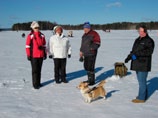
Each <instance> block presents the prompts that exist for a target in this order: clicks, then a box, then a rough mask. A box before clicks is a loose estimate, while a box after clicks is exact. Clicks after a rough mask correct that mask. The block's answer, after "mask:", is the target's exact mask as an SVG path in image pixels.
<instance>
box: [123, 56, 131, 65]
mask: <svg viewBox="0 0 158 118" xmlns="http://www.w3.org/2000/svg"><path fill="white" fill-rule="evenodd" d="M129 60H131V55H128V56H127V58H126V59H125V61H124V62H125V63H128V61H129Z"/></svg>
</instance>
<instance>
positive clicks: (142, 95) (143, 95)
mask: <svg viewBox="0 0 158 118" xmlns="http://www.w3.org/2000/svg"><path fill="white" fill-rule="evenodd" d="M136 75H137V80H138V84H139V91H138V96H137V99H139V100H146V99H147V94H148V93H147V76H148V72H140V71H136Z"/></svg>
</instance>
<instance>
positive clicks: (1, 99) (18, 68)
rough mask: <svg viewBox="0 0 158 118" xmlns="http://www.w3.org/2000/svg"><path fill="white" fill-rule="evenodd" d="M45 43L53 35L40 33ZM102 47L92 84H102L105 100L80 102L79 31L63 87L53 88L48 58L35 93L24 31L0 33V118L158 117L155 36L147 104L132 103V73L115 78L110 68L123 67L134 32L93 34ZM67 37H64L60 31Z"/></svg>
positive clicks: (134, 89)
mask: <svg viewBox="0 0 158 118" xmlns="http://www.w3.org/2000/svg"><path fill="white" fill-rule="evenodd" d="M42 32H43V33H44V34H45V36H46V40H47V41H48V39H49V37H50V36H51V35H52V31H42ZM97 32H98V33H99V34H100V36H101V47H100V48H99V51H98V56H97V60H96V82H97V83H98V82H99V81H101V80H103V79H106V80H107V83H106V84H105V86H104V87H105V89H106V91H107V96H106V97H107V99H106V100H103V99H98V100H95V101H93V102H92V103H90V104H88V103H85V102H84V99H83V98H82V95H81V94H80V91H79V90H78V89H77V88H76V86H77V85H78V84H79V83H80V82H81V81H83V80H87V76H86V72H85V71H84V69H83V63H81V62H79V61H78V60H79V48H80V43H81V36H82V34H83V31H82V30H74V31H73V35H74V37H70V38H69V39H70V41H71V45H72V57H71V58H70V59H68V60H67V79H68V80H69V83H68V84H64V83H62V84H59V85H57V84H55V82H54V77H53V75H54V72H53V68H54V65H53V60H51V59H49V58H47V60H45V61H44V63H43V68H42V84H43V87H42V88H40V89H39V90H34V89H33V87H32V80H31V65H30V62H29V61H27V58H26V54H25V38H22V36H21V34H22V33H25V34H26V35H27V34H28V33H29V31H18V32H17V31H5V32H0V49H1V51H0V60H1V61H0V67H1V68H0V118H18V117H21V118H129V117H130V118H140V117H141V118H155V117H158V113H157V110H158V61H157V59H158V57H157V54H158V50H157V49H158V48H157V46H158V31H157V30H152V31H149V35H150V36H151V37H152V38H153V39H154V41H155V50H154V54H153V61H152V71H151V72H150V73H149V75H148V89H149V100H148V101H147V102H146V103H144V104H134V103H132V102H131V100H132V99H133V98H135V97H136V96H137V93H138V82H137V80H136V75H135V72H134V71H131V70H129V68H130V63H127V64H126V66H127V67H128V74H127V76H125V77H123V78H119V77H117V76H114V63H115V62H123V61H124V59H125V58H126V56H127V55H128V53H129V52H130V51H131V48H132V45H133V43H134V40H135V38H136V37H137V36H138V33H137V31H136V30H112V31H111V32H110V33H106V32H103V31H101V30H98V31H97ZM64 33H65V34H66V35H67V34H68V31H64Z"/></svg>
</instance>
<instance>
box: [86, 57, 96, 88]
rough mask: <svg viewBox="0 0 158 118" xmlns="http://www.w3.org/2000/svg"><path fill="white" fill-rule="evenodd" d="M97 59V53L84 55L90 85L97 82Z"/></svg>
mask: <svg viewBox="0 0 158 118" xmlns="http://www.w3.org/2000/svg"><path fill="white" fill-rule="evenodd" d="M95 61H96V55H91V56H85V57H84V69H85V70H86V71H87V76H88V82H89V85H94V84H95V72H94V71H95Z"/></svg>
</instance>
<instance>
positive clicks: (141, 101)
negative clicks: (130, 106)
mask: <svg viewBox="0 0 158 118" xmlns="http://www.w3.org/2000/svg"><path fill="white" fill-rule="evenodd" d="M132 102H133V103H144V102H145V100H139V99H133V100H132Z"/></svg>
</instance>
